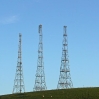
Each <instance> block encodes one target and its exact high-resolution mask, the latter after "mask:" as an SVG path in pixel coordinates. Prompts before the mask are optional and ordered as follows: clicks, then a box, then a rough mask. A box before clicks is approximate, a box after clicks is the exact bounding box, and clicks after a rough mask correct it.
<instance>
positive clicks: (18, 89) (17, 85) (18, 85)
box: [13, 33, 25, 93]
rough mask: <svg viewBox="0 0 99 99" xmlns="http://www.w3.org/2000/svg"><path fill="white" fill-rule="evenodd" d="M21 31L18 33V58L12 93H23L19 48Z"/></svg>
mask: <svg viewBox="0 0 99 99" xmlns="http://www.w3.org/2000/svg"><path fill="white" fill-rule="evenodd" d="M21 37H22V35H21V33H19V50H18V60H17V67H16V75H15V80H14V86H13V93H23V92H25V86H24V78H23V69H22V51H21V50H22V48H21V43H22V40H21Z"/></svg>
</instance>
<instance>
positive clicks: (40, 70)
mask: <svg viewBox="0 0 99 99" xmlns="http://www.w3.org/2000/svg"><path fill="white" fill-rule="evenodd" d="M42 37H43V35H42V25H39V45H38V61H37V71H36V75H35V76H36V79H35V85H34V88H33V90H34V91H42V90H46V89H47V87H46V82H45V74H44V62H43V42H42Z"/></svg>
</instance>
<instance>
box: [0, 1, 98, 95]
mask: <svg viewBox="0 0 99 99" xmlns="http://www.w3.org/2000/svg"><path fill="white" fill-rule="evenodd" d="M39 24H42V26H43V28H42V29H43V43H44V44H43V48H44V71H45V80H46V85H47V89H48V90H50V89H55V88H56V87H57V84H58V80H59V74H60V73H59V71H60V64H61V56H62V40H63V26H64V25H66V26H67V33H68V50H69V51H68V52H69V61H70V63H69V64H70V71H71V78H72V82H73V85H74V88H76V87H83V86H84V87H98V86H99V77H98V75H99V42H98V41H99V0H0V56H1V57H0V95H3V94H11V93H12V90H13V85H14V79H15V72H16V66H17V56H18V39H19V38H18V37H19V33H22V62H23V72H24V82H25V89H26V92H30V91H32V90H33V87H34V82H35V74H36V69H37V56H38V53H37V50H38V41H39V35H38V25H39Z"/></svg>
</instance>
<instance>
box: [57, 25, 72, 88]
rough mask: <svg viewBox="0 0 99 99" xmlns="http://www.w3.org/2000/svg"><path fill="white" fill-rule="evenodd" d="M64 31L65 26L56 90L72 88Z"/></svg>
mask: <svg viewBox="0 0 99 99" xmlns="http://www.w3.org/2000/svg"><path fill="white" fill-rule="evenodd" d="M66 29H67V26H64V27H63V30H64V33H63V44H62V46H63V47H62V57H61V66H60V76H59V81H58V85H57V89H67V88H72V87H73V83H72V81H71V76H70V68H69V59H68V41H67V33H66Z"/></svg>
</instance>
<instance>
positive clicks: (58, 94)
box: [0, 87, 99, 99]
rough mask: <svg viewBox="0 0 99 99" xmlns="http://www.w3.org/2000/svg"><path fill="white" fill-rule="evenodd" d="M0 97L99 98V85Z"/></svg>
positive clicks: (36, 98)
mask: <svg viewBox="0 0 99 99" xmlns="http://www.w3.org/2000/svg"><path fill="white" fill-rule="evenodd" d="M0 99H99V87H96V88H72V89H61V90H47V91H38V92H26V93H23V94H10V95H2V96H0Z"/></svg>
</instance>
